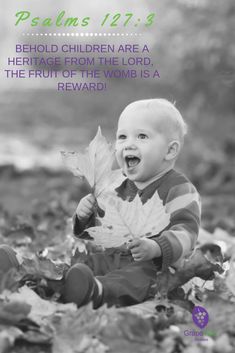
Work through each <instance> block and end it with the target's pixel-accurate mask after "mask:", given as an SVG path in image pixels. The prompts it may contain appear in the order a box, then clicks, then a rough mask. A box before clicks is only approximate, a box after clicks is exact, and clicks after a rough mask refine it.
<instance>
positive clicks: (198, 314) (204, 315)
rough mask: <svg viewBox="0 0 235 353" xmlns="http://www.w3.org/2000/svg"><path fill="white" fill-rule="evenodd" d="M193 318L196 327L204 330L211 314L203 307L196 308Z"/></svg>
mask: <svg viewBox="0 0 235 353" xmlns="http://www.w3.org/2000/svg"><path fill="white" fill-rule="evenodd" d="M192 318H193V322H194V323H195V325H197V326H198V327H199V328H200V329H203V328H204V327H206V325H207V324H208V321H209V314H208V312H207V311H206V309H205V308H203V306H195V307H194V309H193V312H192Z"/></svg>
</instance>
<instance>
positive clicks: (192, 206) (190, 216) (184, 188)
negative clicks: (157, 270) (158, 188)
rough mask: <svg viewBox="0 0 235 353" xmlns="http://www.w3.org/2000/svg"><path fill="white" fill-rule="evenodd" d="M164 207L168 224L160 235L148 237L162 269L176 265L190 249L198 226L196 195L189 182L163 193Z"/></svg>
mask: <svg viewBox="0 0 235 353" xmlns="http://www.w3.org/2000/svg"><path fill="white" fill-rule="evenodd" d="M165 208H166V212H167V213H169V214H170V224H169V226H168V227H167V228H166V229H165V230H164V231H163V232H162V233H161V234H160V236H157V237H153V238H152V239H153V240H155V241H156V242H157V243H158V245H159V246H160V248H161V251H162V268H163V269H164V268H167V267H168V266H171V265H173V266H176V267H177V265H178V264H180V262H181V261H180V260H182V259H183V258H184V257H186V256H188V255H189V254H190V253H191V252H192V250H193V248H194V246H195V244H196V241H197V237H198V232H199V227H200V218H201V203H200V196H199V194H198V192H197V190H196V188H195V187H194V186H193V185H192V184H191V183H190V182H185V183H183V184H180V185H176V186H173V187H172V188H171V189H170V190H169V192H168V194H167V197H166V203H165Z"/></svg>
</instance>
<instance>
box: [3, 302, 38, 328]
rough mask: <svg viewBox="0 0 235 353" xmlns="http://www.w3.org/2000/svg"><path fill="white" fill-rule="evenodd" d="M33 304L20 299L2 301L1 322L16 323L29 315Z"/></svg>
mask: <svg viewBox="0 0 235 353" xmlns="http://www.w3.org/2000/svg"><path fill="white" fill-rule="evenodd" d="M30 310H31V305H30V304H27V303H25V302H21V301H19V300H11V301H10V302H0V324H1V325H2V324H4V325H6V324H7V325H16V324H17V323H19V321H20V320H22V319H25V318H27V317H28V315H29V313H30Z"/></svg>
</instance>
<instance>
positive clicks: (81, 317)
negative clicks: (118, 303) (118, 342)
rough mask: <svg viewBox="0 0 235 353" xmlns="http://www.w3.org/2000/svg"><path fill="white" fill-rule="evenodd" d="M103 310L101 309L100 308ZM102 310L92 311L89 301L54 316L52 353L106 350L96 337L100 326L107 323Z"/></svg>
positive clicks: (83, 352) (85, 352)
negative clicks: (74, 309) (72, 310)
mask: <svg viewBox="0 0 235 353" xmlns="http://www.w3.org/2000/svg"><path fill="white" fill-rule="evenodd" d="M102 311H103V310H102ZM102 311H100V310H97V311H94V310H93V309H92V306H91V303H90V304H88V305H86V306H83V307H81V308H80V309H78V310H77V311H76V312H71V311H69V310H68V311H67V312H66V313H65V314H64V315H63V316H62V317H58V318H56V317H55V318H54V321H53V324H54V328H55V336H54V341H53V349H52V352H53V353H64V352H66V353H74V352H77V353H89V352H90V353H93V352H94V353H104V352H106V351H107V350H108V347H107V346H105V345H104V344H103V343H102V342H101V341H100V340H99V339H98V338H96V337H97V336H98V333H99V331H100V329H101V327H102V326H103V325H104V324H106V323H107V320H106V317H105V316H103V318H102V317H101V313H102Z"/></svg>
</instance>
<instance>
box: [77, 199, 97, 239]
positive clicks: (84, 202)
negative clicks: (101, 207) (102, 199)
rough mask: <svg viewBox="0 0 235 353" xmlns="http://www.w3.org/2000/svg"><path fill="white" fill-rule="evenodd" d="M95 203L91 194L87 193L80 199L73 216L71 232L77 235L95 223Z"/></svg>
mask: <svg viewBox="0 0 235 353" xmlns="http://www.w3.org/2000/svg"><path fill="white" fill-rule="evenodd" d="M95 205H96V200H95V197H94V195H92V194H88V195H86V196H85V197H83V198H82V199H81V200H80V202H79V204H78V206H77V209H76V211H75V214H74V216H73V233H74V234H75V235H79V234H81V233H82V232H83V231H84V230H85V229H86V228H88V227H91V226H94V225H95V216H94V209H95Z"/></svg>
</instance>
